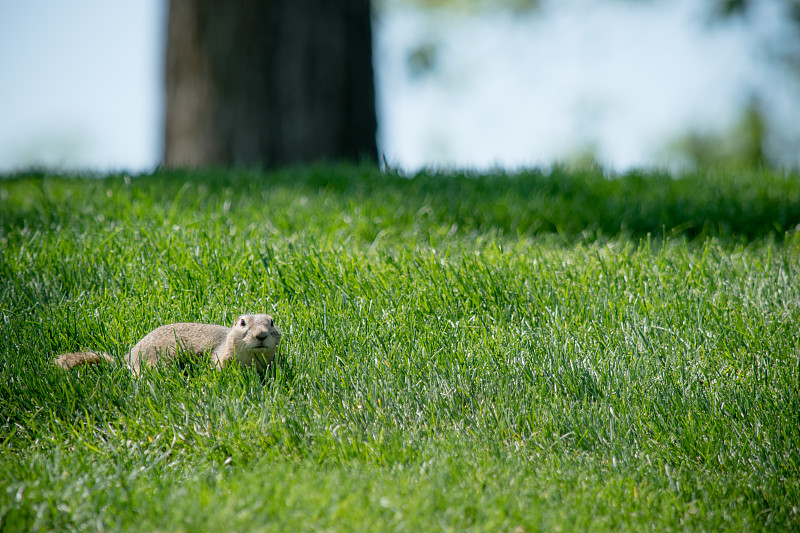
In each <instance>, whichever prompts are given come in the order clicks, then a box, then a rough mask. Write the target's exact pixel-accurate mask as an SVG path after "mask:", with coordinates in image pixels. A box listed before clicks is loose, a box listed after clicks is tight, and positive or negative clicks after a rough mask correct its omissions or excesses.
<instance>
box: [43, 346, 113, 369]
mask: <svg viewBox="0 0 800 533" xmlns="http://www.w3.org/2000/svg"><path fill="white" fill-rule="evenodd" d="M111 361H112V359H111V357H109V356H108V354H104V353H102V352H91V351H89V352H71V353H64V354H61V355H59V356H58V357H57V358H56V360H55V361H54V363H55V364H56V365H57V366H60V367H61V368H63V369H64V370H69V369H70V368H75V367H76V366H81V365H97V364H100V363H107V362H108V363H110V362H111Z"/></svg>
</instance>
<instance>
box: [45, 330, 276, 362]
mask: <svg viewBox="0 0 800 533" xmlns="http://www.w3.org/2000/svg"><path fill="white" fill-rule="evenodd" d="M280 341H281V332H280V330H279V329H278V328H277V327H275V324H274V322H273V320H272V317H271V316H269V315H241V316H239V317H237V318H236V321H235V322H234V323H233V325H232V326H231V327H229V328H227V327H225V326H219V325H216V324H197V323H194V322H180V323H177V324H168V325H166V326H160V327H158V328H156V329H154V330H153V331H151V332H150V333H148V334H147V335H145V336H144V338H142V340H140V341H139V342H137V343H136V345H134V347H133V348H131V351H130V352H128V353H127V354H126V355H125V363H126V364H127V365H128V367H129V368H130V369H131V370H132V371H133V373H134V374H137V375H138V374H140V373H141V370H142V366H143V365H144V366H153V365H155V364H157V363H159V362H161V361H165V362H168V361H172V360H173V359H174V358H175V357H176V355H180V356H190V357H191V356H198V355H201V354H203V353H209V354H210V355H211V361H212V363H213V364H214V366H216V367H217V368H220V369H221V368H222V367H224V366H226V365H228V364H229V363H231V362H232V361H236V362H237V363H239V364H241V365H242V366H247V367H250V366H255V367H256V368H257V369H258V370H259V371H264V370H266V369H267V366H268V365H269V364H270V363H271V362H272V361H273V360H274V359H275V354H276V352H277V351H278V344H279V343H280ZM104 360H105V361H110V360H111V358H110V357H109V356H108V355H106V354H99V353H96V352H91V351H87V352H74V353H68V354H63V355H61V356H59V357H58V358H57V359H56V360H55V361H54V363H55V364H56V365H58V366H60V367H61V368H64V369H65V370H69V369H71V368H75V367H76V366H80V365H85V364H97V363H102V362H104Z"/></svg>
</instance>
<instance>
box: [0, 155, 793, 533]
mask: <svg viewBox="0 0 800 533" xmlns="http://www.w3.org/2000/svg"><path fill="white" fill-rule="evenodd" d="M0 216H1V217H2V226H1V227H0V231H1V232H2V233H0V241H1V244H0V246H2V248H3V250H4V254H3V256H2V259H0V272H1V273H2V274H1V278H0V279H1V280H2V286H0V311H2V314H3V319H4V325H3V333H4V334H3V336H2V340H0V350H2V353H0V358H1V359H0V373H2V375H0V440H1V441H2V442H3V446H2V448H0V530H29V529H36V528H42V529H63V528H74V529H97V528H98V527H100V524H105V526H106V527H111V528H112V529H126V530H147V531H150V530H153V529H167V530H174V529H184V530H187V531H195V530H196V531H208V530H220V531H226V530H232V529H237V530H253V529H255V530H258V529H263V530H287V529H289V528H297V529H301V530H307V529H311V528H315V527H316V528H319V529H330V530H348V531H349V530H353V529H370V530H379V529H386V528H390V529H398V530H399V529H405V530H414V529H418V530H436V529H444V530H457V531H464V530H470V529H473V530H512V531H513V530H524V531H533V530H537V529H539V528H555V527H563V528H565V529H573V528H575V527H579V528H589V527H592V528H599V529H618V528H619V527H620V526H622V525H629V526H633V527H635V528H637V529H642V528H646V527H650V526H652V525H653V524H657V528H658V529H681V530H682V529H684V528H686V527H689V528H692V529H719V528H727V529H731V530H741V529H753V528H767V529H781V528H785V527H787V526H789V527H793V528H798V527H800V515H798V513H800V509H798V506H799V505H800V489H798V487H797V479H798V478H800V455H799V454H798V450H800V420H799V419H798V413H800V392H799V389H800V358H799V357H798V346H799V345H800V339H798V328H797V324H798V318H799V317H800V307H798V305H799V304H800V285H799V283H798V279H800V234H798V232H797V230H796V226H797V224H798V223H800V180H798V178H797V176H794V175H793V176H782V175H776V174H770V173H760V174H732V173H723V172H718V173H713V172H712V173H708V174H705V175H695V176H687V177H685V178H682V179H677V180H676V179H672V178H669V177H667V176H660V175H657V174H644V175H630V176H625V177H622V178H619V179H616V180H609V179H606V178H605V177H603V175H602V174H600V173H598V172H594V171H587V172H575V173H567V172H563V171H560V170H555V171H554V172H552V173H551V174H549V175H546V176H545V175H541V174H538V173H532V174H525V175H519V176H503V175H496V176H471V177H465V176H417V177H416V178H414V179H412V180H406V179H398V178H397V177H395V176H390V175H382V174H379V173H377V172H375V171H373V170H371V169H368V168H353V167H316V168H311V169H295V170H287V171H283V172H279V173H271V174H262V173H257V172H240V171H237V172H232V171H231V172H228V171H225V172H222V171H220V172H205V173H193V174H183V173H179V172H175V173H159V174H157V175H155V176H150V177H140V178H134V179H132V180H130V179H123V178H122V177H111V178H108V179H104V180H94V179H86V180H85V179H64V178H56V177H47V176H28V177H19V178H17V179H13V180H9V181H4V182H0ZM648 233H649V234H651V235H648ZM239 310H253V311H261V310H265V311H268V312H271V313H273V314H274V315H275V316H276V317H277V319H278V322H279V324H280V325H281V327H282V329H283V330H284V333H285V336H284V345H283V348H282V361H283V364H282V365H281V366H280V367H279V368H278V369H277V371H276V375H275V376H274V379H271V380H270V381H268V383H267V384H266V386H265V385H263V384H262V383H261V381H260V380H259V378H258V377H257V376H254V375H252V374H251V373H248V372H242V371H237V370H236V369H232V370H230V371H226V372H223V373H222V374H218V373H216V372H214V371H212V370H210V369H208V368H207V367H205V366H203V365H202V364H201V365H198V368H196V369H195V370H194V375H193V377H192V378H191V379H187V378H186V377H185V376H184V375H183V374H181V372H180V371H179V370H177V369H173V368H164V369H158V370H157V371H154V372H152V373H151V374H149V375H147V376H145V377H144V378H143V379H141V380H134V379H132V378H131V376H130V375H129V374H128V373H127V372H125V371H124V370H121V369H119V368H115V367H106V368H103V369H101V370H99V371H93V370H79V371H77V372H74V373H71V374H69V375H64V374H62V373H59V372H57V371H55V369H52V368H51V367H49V366H48V361H49V359H50V358H51V357H52V356H53V355H54V354H56V353H59V352H62V351H67V350H74V349H79V348H85V347H93V348H100V349H104V350H106V351H109V352H110V353H112V354H115V355H121V354H122V353H123V352H124V350H125V349H126V348H127V347H130V346H131V345H132V344H133V343H134V342H135V341H136V340H137V339H138V338H139V337H141V336H142V335H143V334H144V333H146V332H147V331H148V330H149V329H151V328H153V327H154V326H156V325H158V324H161V323H167V322H172V321H179V320H192V321H194V320H197V321H212V322H221V323H228V322H230V321H231V320H232V319H233V318H234V315H235V314H236V313H237V312H238V311H239ZM519 528H521V529H519Z"/></svg>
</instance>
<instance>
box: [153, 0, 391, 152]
mask: <svg viewBox="0 0 800 533" xmlns="http://www.w3.org/2000/svg"><path fill="white" fill-rule="evenodd" d="M166 88H167V109H166V124H165V150H164V163H165V164H166V165H167V166H199V165H254V164H255V165H258V164H261V165H265V166H278V165H285V164H292V163H299V162H309V161H314V160H320V159H325V160H338V159H350V160H361V159H370V160H374V159H376V144H375V131H376V118H375V94H374V81H373V71H372V33H371V25H370V1H369V0H239V1H236V2H227V1H225V0H170V4H169V23H168V35H167V61H166Z"/></svg>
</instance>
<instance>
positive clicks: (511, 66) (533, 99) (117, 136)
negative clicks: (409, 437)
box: [0, 0, 800, 173]
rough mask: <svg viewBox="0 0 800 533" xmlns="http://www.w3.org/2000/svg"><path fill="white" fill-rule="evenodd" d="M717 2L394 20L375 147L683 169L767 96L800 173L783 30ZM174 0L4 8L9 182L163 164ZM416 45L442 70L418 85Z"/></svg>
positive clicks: (2, 111) (489, 158)
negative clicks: (589, 156) (716, 12)
mask: <svg viewBox="0 0 800 533" xmlns="http://www.w3.org/2000/svg"><path fill="white" fill-rule="evenodd" d="M706 5H707V4H706V3H705V2H698V1H696V0H673V1H666V0H663V1H653V2H622V1H615V0H604V1H598V0H551V1H549V2H545V8H544V10H543V11H542V12H540V13H539V14H537V15H535V16H534V15H525V16H520V15H516V16H512V15H509V14H503V13H495V14H483V15H481V16H479V17H474V16H473V17H470V16H466V15H465V14H453V13H446V12H433V13H430V12H426V13H421V12H419V11H415V10H412V9H408V8H402V7H400V8H398V7H393V8H390V9H383V10H381V12H380V14H379V15H378V17H377V19H376V23H375V27H374V38H375V52H376V53H375V67H376V73H377V77H376V89H377V98H378V121H379V132H378V140H379V145H380V149H381V150H382V152H383V153H384V155H385V157H386V160H387V161H388V162H389V163H390V164H391V165H393V166H398V167H400V168H403V169H406V170H410V171H413V170H416V169H419V168H421V167H457V168H476V169H485V168H491V167H497V166H500V167H506V168H518V167H524V166H541V165H548V164H552V163H554V162H556V161H564V160H568V159H569V158H571V157H574V156H576V155H578V154H580V153H582V152H584V151H586V150H591V151H593V152H594V153H595V154H596V155H597V157H598V158H599V159H600V161H601V162H602V163H603V164H605V165H607V166H608V167H610V168H613V169H617V170H626V169H629V168H631V167H637V166H652V165H669V164H670V158H669V155H668V154H667V153H666V151H665V147H666V146H667V145H668V144H669V142H670V141H671V140H674V139H676V138H677V137H679V136H681V135H682V134H684V133H686V132H687V131H688V130H689V129H694V130H697V131H701V132H713V131H721V130H724V129H726V128H729V127H730V126H731V125H733V124H734V123H735V122H736V120H737V118H738V117H739V113H740V112H741V109H742V105H743V104H744V103H745V102H746V101H747V100H748V98H749V97H750V96H751V95H753V94H758V95H759V96H760V98H761V100H762V102H763V104H764V106H765V109H766V111H767V114H768V119H769V120H771V122H772V123H774V124H775V126H776V131H778V132H779V135H778V136H776V138H774V139H771V141H772V142H771V150H773V151H774V152H775V153H779V154H780V157H781V158H782V160H784V161H786V164H787V165H797V164H798V162H800V155H799V153H800V150H797V149H796V147H797V146H798V141H799V140H800V126H799V125H800V105H798V101H800V98H798V95H800V87H798V86H797V80H792V79H791V78H788V77H782V76H781V74H780V72H779V71H778V70H776V69H775V68H774V67H773V66H771V63H769V62H768V61H766V60H765V56H764V54H763V47H762V46H759V44H760V43H762V42H764V39H773V40H774V39H775V36H776V35H779V32H781V31H783V28H784V26H785V25H784V24H783V23H782V21H781V15H780V12H779V11H778V9H777V8H776V6H777V5H778V4H777V3H776V2H774V1H770V0H766V1H764V2H762V3H760V4H759V6H760V8H759V11H758V12H757V13H756V14H755V17H754V18H755V20H756V24H755V25H754V26H751V27H746V26H744V25H742V24H740V23H731V24H726V25H717V26H711V28H709V26H708V22H707V19H706V18H704V17H703V15H702V13H700V12H699V9H698V8H699V7H701V6H706ZM165 14H166V3H165V1H164V0H124V1H115V2H109V1H108V0H70V1H69V2H65V1H64V0H0V50H1V51H2V52H0V172H8V171H12V170H15V169H19V168H24V167H28V166H31V165H45V166H49V167H52V168H65V169H70V170H74V169H88V170H93V171H98V172H107V171H111V170H126V171H129V172H134V173H140V172H149V171H151V170H153V169H154V168H155V166H156V165H157V164H158V161H159V159H160V157H161V150H162V145H161V126H162V113H163V95H162V76H163V75H162V70H161V69H162V62H163V55H164V49H165V41H164V39H165V36H164V30H165ZM420 43H423V44H429V45H432V46H433V50H435V53H434V58H435V60H436V63H435V64H436V68H435V69H434V70H432V71H430V72H427V73H426V72H423V73H422V74H419V75H417V76H414V75H412V72H411V70H410V69H409V66H408V55H409V53H410V52H412V51H413V50H414V49H415V48H416V47H417V46H418V45H419V44H420Z"/></svg>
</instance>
